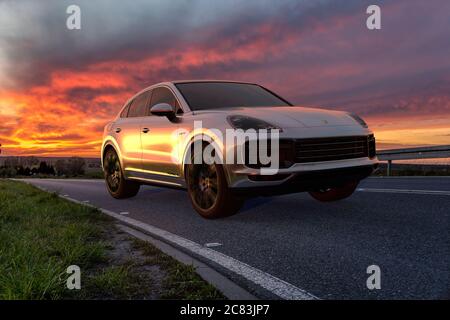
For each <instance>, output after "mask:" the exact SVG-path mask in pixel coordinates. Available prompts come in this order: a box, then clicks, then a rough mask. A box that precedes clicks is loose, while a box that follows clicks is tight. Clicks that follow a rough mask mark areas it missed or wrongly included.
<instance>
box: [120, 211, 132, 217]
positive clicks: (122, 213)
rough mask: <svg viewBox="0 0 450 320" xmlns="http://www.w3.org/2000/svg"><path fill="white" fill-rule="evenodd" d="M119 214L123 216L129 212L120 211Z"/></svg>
mask: <svg viewBox="0 0 450 320" xmlns="http://www.w3.org/2000/svg"><path fill="white" fill-rule="evenodd" d="M119 214H121V215H123V216H125V215H127V214H130V213H129V212H128V211H122V212H119Z"/></svg>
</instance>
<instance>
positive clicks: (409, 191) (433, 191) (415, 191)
mask: <svg viewBox="0 0 450 320" xmlns="http://www.w3.org/2000/svg"><path fill="white" fill-rule="evenodd" d="M356 191H361V192H381V193H406V194H434V195H441V196H442V195H443V196H450V191H435V190H405V189H376V188H358V189H356Z"/></svg>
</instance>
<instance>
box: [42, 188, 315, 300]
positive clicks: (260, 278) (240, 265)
mask: <svg viewBox="0 0 450 320" xmlns="http://www.w3.org/2000/svg"><path fill="white" fill-rule="evenodd" d="M36 187H38V188H39V186H36ZM64 199H66V200H69V201H72V202H75V203H78V204H81V205H85V206H89V207H93V208H96V207H95V206H93V205H92V204H88V203H85V202H82V201H79V200H76V199H73V198H70V197H64ZM98 209H99V210H100V211H102V212H103V213H104V214H106V215H108V216H110V217H113V218H115V219H117V220H119V221H121V222H123V223H125V224H126V225H128V226H130V227H133V228H136V229H138V230H141V231H144V232H147V233H149V234H150V235H152V236H154V237H156V238H159V239H163V240H164V241H166V242H168V243H169V244H172V245H175V246H179V247H182V248H184V249H186V250H188V251H190V252H192V253H194V254H196V255H198V256H201V257H203V258H206V259H207V260H210V261H212V262H214V263H216V264H218V265H220V266H222V267H223V268H225V269H227V270H229V271H231V272H234V273H236V274H237V275H239V276H241V277H243V278H245V279H247V280H249V281H251V282H253V283H255V284H257V285H259V286H261V287H262V288H264V289H266V290H267V291H270V292H272V293H273V294H275V295H276V296H278V297H280V298H281V299H286V300H317V299H319V298H317V297H316V296H314V295H313V294H311V293H309V292H307V291H305V290H303V289H300V288H298V287H296V286H294V285H293V284H290V283H288V282H286V281H284V280H282V279H280V278H277V277H275V276H273V275H271V274H269V273H266V272H264V271H262V270H259V269H257V268H254V267H252V266H250V265H248V264H246V263H244V262H241V261H239V260H236V259H234V258H232V257H230V256H227V255H225V254H223V253H220V252H218V251H215V250H212V249H209V248H206V247H205V246H202V245H200V244H198V243H196V242H194V241H191V240H188V239H185V238H183V237H180V236H177V235H175V234H173V233H171V232H168V231H165V230H163V229H159V228H157V227H154V226H152V225H149V224H146V223H143V222H141V221H138V220H135V219H133V218H129V217H125V216H123V215H120V214H118V213H115V212H113V211H110V210H107V209H104V208H98Z"/></svg>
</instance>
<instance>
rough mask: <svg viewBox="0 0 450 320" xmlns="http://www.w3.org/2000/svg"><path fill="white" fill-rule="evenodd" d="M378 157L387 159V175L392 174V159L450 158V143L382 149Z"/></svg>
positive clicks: (383, 159)
mask: <svg viewBox="0 0 450 320" xmlns="http://www.w3.org/2000/svg"><path fill="white" fill-rule="evenodd" d="M377 157H378V159H379V160H381V161H387V175H388V176H390V175H391V169H392V161H394V160H413V159H436V158H450V145H441V146H432V147H420V148H405V149H390V150H380V151H377Z"/></svg>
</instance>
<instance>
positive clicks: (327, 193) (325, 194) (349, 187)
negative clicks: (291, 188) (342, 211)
mask: <svg viewBox="0 0 450 320" xmlns="http://www.w3.org/2000/svg"><path fill="white" fill-rule="evenodd" d="M358 184H359V181H352V182H349V183H346V184H345V185H343V186H340V187H335V188H328V189H325V190H318V191H310V192H309V194H310V195H311V197H313V198H314V199H316V200H318V201H321V202H331V201H338V200H342V199H345V198H348V197H350V196H351V195H352V194H353V192H355V189H356V187H357V186H358Z"/></svg>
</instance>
